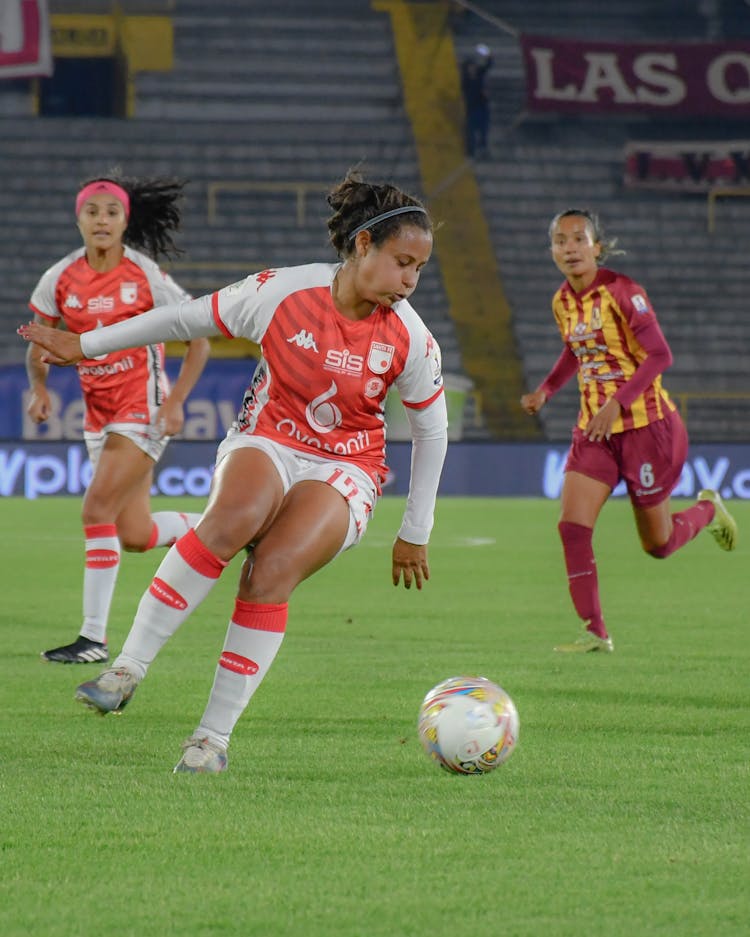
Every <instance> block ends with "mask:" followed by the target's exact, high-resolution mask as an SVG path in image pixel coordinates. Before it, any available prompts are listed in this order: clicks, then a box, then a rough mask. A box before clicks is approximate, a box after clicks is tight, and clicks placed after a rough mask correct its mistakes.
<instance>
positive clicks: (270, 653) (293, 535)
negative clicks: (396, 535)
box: [174, 481, 351, 773]
mask: <svg viewBox="0 0 750 937" xmlns="http://www.w3.org/2000/svg"><path fill="white" fill-rule="evenodd" d="M350 523H351V514H350V511H349V507H348V505H347V502H346V500H345V498H344V497H343V496H342V495H341V493H340V492H338V491H337V490H335V489H334V488H332V487H331V486H330V485H327V484H325V483H323V482H320V481H304V482H299V483H298V484H296V485H294V486H293V487H292V488H291V489H290V491H289V492H288V493H287V495H286V497H285V498H284V502H283V504H282V506H281V509H280V510H279V512H278V514H277V515H276V518H275V520H274V522H273V524H272V526H271V527H270V529H269V530H268V531H267V533H266V534H265V536H261V537H260V538H259V539H258V541H257V544H256V546H255V547H254V550H253V555H252V557H248V559H247V560H246V561H245V563H244V566H243V569H242V574H241V577H240V593H239V597H238V598H237V600H236V602H235V608H234V612H233V614H232V618H231V621H230V622H229V627H228V629H227V634H226V637H225V640H224V648H223V651H222V654H221V657H220V658H219V662H218V665H217V668H216V673H215V676H214V683H213V687H212V688H211V693H210V695H209V699H208V703H207V705H206V709H205V711H204V713H203V716H202V718H201V722H200V725H199V726H198V728H197V729H196V731H195V733H194V735H193V736H192V738H190V739H188V741H187V742H186V743H185V745H184V748H185V753H184V754H183V757H182V759H181V760H180V761H179V762H178V764H177V766H176V767H175V769H174V770H175V772H176V773H184V772H190V773H198V772H205V773H216V772H217V771H223V770H224V769H225V768H226V757H225V756H226V751H227V748H228V746H229V741H230V738H231V735H232V732H233V730H234V727H235V725H236V724H237V721H238V720H239V718H240V716H241V715H242V713H243V712H244V711H245V709H246V708H247V706H248V704H249V703H250V700H251V698H252V696H253V694H254V693H255V692H256V690H257V689H258V687H259V686H260V684H261V683H262V681H263V679H264V677H265V675H266V674H267V673H268V671H269V669H270V667H271V665H272V664H273V661H274V660H275V658H276V655H277V654H278V652H279V650H280V648H281V644H282V642H283V640H284V635H285V632H286V623H287V614H288V605H287V599H288V598H289V596H290V595H291V593H292V591H293V590H294V588H295V587H296V585H297V584H298V583H299V582H301V581H302V580H303V579H306V578H307V577H308V576H310V575H312V573H314V572H315V571H316V570H318V569H320V568H321V567H322V566H324V565H325V564H326V563H328V562H330V560H332V559H333V558H334V557H335V556H336V555H337V554H338V553H339V551H340V550H341V548H342V546H343V545H344V544H345V543H346V540H347V537H348V535H349V532H350ZM222 755H223V756H224V759H225V760H224V761H223V762H222V760H221V758H222Z"/></svg>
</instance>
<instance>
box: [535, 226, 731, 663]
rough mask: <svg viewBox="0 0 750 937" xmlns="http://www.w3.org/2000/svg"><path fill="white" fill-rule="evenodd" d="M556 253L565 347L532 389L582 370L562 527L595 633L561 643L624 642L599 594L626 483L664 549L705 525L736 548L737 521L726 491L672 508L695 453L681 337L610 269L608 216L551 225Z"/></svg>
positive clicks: (542, 391) (544, 392) (587, 623)
mask: <svg viewBox="0 0 750 937" xmlns="http://www.w3.org/2000/svg"><path fill="white" fill-rule="evenodd" d="M550 239H551V245H552V257H553V259H554V261H555V264H556V265H557V267H558V269H559V270H560V272H561V273H562V274H563V275H564V276H565V282H564V283H563V284H562V286H561V287H560V288H559V289H558V290H557V292H556V293H555V296H554V298H553V300H552V310H553V313H554V316H555V320H556V322H557V325H558V327H559V329H560V334H561V336H562V339H563V343H564V347H563V350H562V353H561V354H560V357H559V359H558V360H557V362H556V364H555V365H554V367H553V368H552V370H551V371H550V373H549V374H548V375H547V377H546V378H545V379H544V381H542V383H541V385H540V386H539V387H538V388H537V389H536V390H535V391H533V392H532V393H530V394H525V395H524V396H523V397H522V398H521V405H522V406H523V408H524V409H525V410H526V411H527V412H528V413H530V414H534V413H537V412H538V411H539V410H540V409H541V408H542V406H544V404H545V402H546V401H547V400H548V399H549V398H550V397H551V396H552V395H553V394H554V393H556V391H558V390H559V389H560V388H561V387H562V386H563V385H564V384H565V383H566V382H567V381H568V380H569V379H570V378H571V377H572V376H573V375H574V374H577V375H578V386H579V389H580V394H581V409H580V413H579V415H578V421H577V424H576V426H575V428H574V430H573V443H572V446H571V450H570V453H569V455H568V460H567V463H566V466H565V480H564V483H563V490H562V505H561V516H560V523H559V525H558V529H559V532H560V537H561V540H562V545H563V552H564V554H565V564H566V568H567V573H568V583H569V588H570V595H571V598H572V600H573V604H574V606H575V609H576V611H577V612H578V615H579V616H580V618H581V619H582V621H583V622H584V633H583V635H582V636H581V637H579V638H578V639H577V640H576V641H573V642H571V643H570V644H561V645H558V647H557V648H556V650H558V651H573V652H586V651H612V649H613V644H612V639H611V637H610V636H609V634H608V632H607V628H606V626H605V624H604V618H603V615H602V611H601V604H600V601H599V587H598V580H597V573H596V561H595V559H594V552H593V547H592V536H593V528H594V525H595V523H596V520H597V518H598V516H599V512H600V511H601V509H602V507H603V506H604V503H605V501H606V500H607V498H608V497H609V496H610V494H611V493H612V490H613V489H614V487H615V486H616V485H617V483H618V482H619V481H620V480H623V479H624V481H625V483H626V485H627V489H628V494H629V496H630V500H631V503H632V505H633V512H634V514H635V521H636V527H637V529H638V535H639V537H640V540H641V545H642V546H643V549H644V550H645V551H646V552H647V553H649V554H650V555H651V556H654V557H657V558H664V557H667V556H669V555H671V554H672V553H674V552H675V550H678V549H679V548H680V547H682V546H684V545H685V544H686V543H687V542H688V541H689V540H692V539H693V537H695V536H696V535H697V534H698V533H699V532H700V531H701V530H703V528H704V527H707V528H708V529H709V531H710V532H711V533H712V534H713V536H714V537H715V539H716V540H717V542H718V544H719V546H720V547H722V549H724V550H732V549H734V546H735V542H736V536H737V528H736V524H735V522H734V519H733V518H732V517H731V516H730V515H729V513H728V511H727V510H726V508H725V506H724V504H723V503H722V501H721V498H720V497H719V495H718V493H717V492H715V491H709V490H706V491H701V492H700V494H699V495H698V501H697V503H696V504H695V505H693V506H692V507H690V508H688V509H687V510H685V511H680V512H678V513H672V511H671V508H670V500H669V496H670V494H671V491H672V489H673V488H674V486H675V484H676V483H677V481H678V480H679V478H680V475H681V473H682V467H683V465H684V463H685V459H686V457H687V451H688V440H687V432H686V430H685V427H684V425H683V423H682V420H681V419H680V415H679V413H678V412H677V409H676V407H675V405H674V404H673V403H672V401H671V399H670V398H669V395H668V394H667V392H666V391H665V390H664V388H663V387H662V383H661V375H662V372H663V371H664V370H665V369H666V368H668V367H669V365H670V364H671V363H672V354H671V352H670V349H669V346H668V345H667V342H666V340H665V338H664V336H663V334H662V332H661V329H660V328H659V324H658V323H657V321H656V315H655V314H654V310H653V308H652V306H651V303H650V301H649V298H648V296H647V295H646V292H645V290H644V289H643V288H642V287H641V286H639V285H638V284H637V283H635V282H634V281H633V280H631V279H630V278H629V277H626V276H623V275H622V274H619V273H615V272H614V271H612V270H607V269H605V268H600V267H599V264H601V263H603V262H604V260H605V258H606V256H607V255H608V254H610V253H612V250H613V248H614V241H612V240H607V239H605V238H604V236H603V234H602V233H601V231H600V229H599V222H598V219H597V217H596V216H595V215H594V214H592V213H591V212H588V211H580V210H577V209H572V210H570V211H565V212H562V213H561V214H559V215H556V216H555V218H554V219H553V220H552V223H551V225H550Z"/></svg>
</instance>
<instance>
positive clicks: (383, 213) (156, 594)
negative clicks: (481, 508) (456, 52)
mask: <svg viewBox="0 0 750 937" xmlns="http://www.w3.org/2000/svg"><path fill="white" fill-rule="evenodd" d="M328 202H329V204H330V206H331V209H332V214H331V216H330V218H329V220H328V230H329V233H330V240H331V242H332V244H333V246H334V247H335V249H336V251H337V252H338V254H339V256H340V258H341V262H340V263H338V264H325V263H313V264H308V265H305V266H301V267H287V268H282V269H277V270H264V271H262V272H261V273H258V274H254V275H251V276H249V277H248V278H247V279H246V280H244V281H242V282H240V283H235V284H234V285H232V286H227V287H225V288H224V289H222V290H219V291H218V292H216V293H214V294H213V295H210V296H206V297H204V298H202V299H198V300H195V301H194V302H188V303H180V304H173V305H169V306H166V307H163V308H161V309H157V310H154V311H153V312H151V313H148V314H146V315H145V316H140V317H138V318H137V319H134V320H131V321H130V322H126V323H121V324H119V325H114V326H111V327H109V328H103V329H98V330H97V331H96V332H88V333H87V334H86V335H83V336H77V335H73V336H71V335H59V334H58V333H56V332H52V331H50V330H49V329H44V327H43V326H40V325H29V326H24V327H22V328H21V329H20V330H19V331H20V332H21V334H22V335H24V337H26V338H27V339H29V340H31V341H35V342H37V343H38V344H39V345H41V346H43V347H44V348H46V349H47V350H48V352H49V353H51V355H48V357H51V360H52V361H53V362H54V363H60V364H65V363H71V362H73V361H78V360H80V358H81V357H82V355H84V354H85V355H86V356H88V357H91V356H93V355H98V354H101V353H104V352H106V353H112V352H113V351H115V350H116V349H119V348H130V347H132V346H133V345H142V344H143V343H145V342H152V341H162V340H165V339H169V338H181V339H183V340H187V339H189V338H194V337H196V336H199V335H209V334H212V333H217V332H221V333H223V334H225V335H228V336H237V335H243V336H245V337H248V338H251V339H252V340H253V341H255V342H258V343H262V350H263V358H262V360H261V362H260V364H259V365H258V368H257V370H256V372H255V376H254V377H253V381H252V383H251V385H250V387H249V388H248V391H247V393H246V395H245V399H244V401H243V404H242V409H241V411H240V415H239V418H238V421H237V422H236V423H235V424H234V426H233V427H232V429H231V430H230V431H229V433H228V435H227V438H226V439H225V440H224V441H223V442H222V444H221V445H220V446H219V450H218V454H217V466H216V472H215V474H214V483H213V487H212V491H211V495H210V497H209V502H208V507H207V508H206V511H205V513H204V514H203V517H202V518H201V520H200V522H199V524H198V525H197V527H196V528H195V530H191V531H190V532H189V533H187V534H185V536H183V537H181V538H180V540H178V541H177V543H176V544H175V546H174V547H173V548H172V549H171V550H170V551H169V553H168V554H167V556H166V558H165V559H164V561H163V562H162V564H161V565H160V567H159V569H158V570H157V572H156V575H155V577H154V580H153V582H152V584H151V586H150V588H149V589H148V591H147V592H146V593H145V595H144V596H143V598H142V600H141V603H140V606H139V608H138V612H137V615H136V618H135V622H134V624H133V627H132V629H131V631H130V634H129V636H128V638H127V640H126V642H125V646H124V648H123V651H122V653H121V654H120V656H119V657H118V658H117V660H115V661H114V665H113V668H112V669H110V670H106V671H104V673H103V674H101V675H100V676H99V677H98V679H96V680H93V681H90V682H88V683H84V684H82V685H81V686H80V687H79V688H78V698H79V699H81V700H82V701H83V702H85V703H87V704H88V705H91V706H93V707H94V708H96V709H98V710H99V711H101V712H112V711H119V710H121V709H122V708H123V707H124V706H125V705H126V703H127V702H128V700H129V699H130V697H131V696H132V695H133V692H134V690H135V688H136V686H137V684H138V683H139V682H140V681H141V680H142V679H143V678H144V676H145V675H146V671H147V670H148V668H149V666H150V664H151V662H152V661H153V660H154V658H155V656H156V654H157V653H158V651H159V650H160V648H161V647H162V646H163V644H164V643H165V642H166V641H167V639H168V638H169V637H170V636H171V635H172V634H174V632H175V631H176V630H177V628H178V627H179V626H180V624H181V623H182V622H183V621H184V620H185V619H186V618H187V617H188V615H190V613H191V612H192V611H193V610H194V609H196V608H197V607H198V605H199V604H200V603H201V602H202V601H203V600H204V599H205V598H206V596H207V595H208V593H209V592H210V590H211V588H212V586H213V585H214V584H215V583H216V581H217V579H218V577H219V576H220V574H221V572H222V570H223V569H224V567H225V566H226V565H227V564H228V562H229V561H230V560H231V559H232V557H234V556H235V555H236V554H237V553H239V552H240V551H242V550H243V548H245V546H246V545H247V544H250V545H251V547H250V553H249V556H248V558H247V559H246V560H245V563H244V566H243V568H242V573H241V576H240V585H239V592H238V595H237V599H236V602H235V606H234V611H233V613H232V616H231V620H230V623H229V629H228V631H227V635H226V640H225V643H224V650H223V652H222V654H221V657H220V659H219V664H218V667H217V669H216V675H215V680H214V686H213V689H212V691H211V695H210V697H209V700H208V705H207V708H206V710H205V713H204V715H203V718H202V719H201V721H200V724H199V725H198V727H197V729H196V731H195V733H194V735H193V736H192V737H191V738H189V739H188V740H187V741H186V742H185V744H184V746H183V747H184V755H183V757H182V759H181V760H180V762H179V763H178V765H177V767H176V768H175V770H176V771H179V772H191V773H195V772H218V771H223V770H224V769H225V768H226V765H227V757H226V750H227V747H228V744H229V739H230V736H231V734H232V731H233V729H234V726H235V724H236V722H237V720H238V719H239V717H240V715H241V714H242V712H243V711H244V709H245V707H246V706H247V705H248V703H249V701H250V698H251V697H252V695H253V693H254V692H255V691H256V689H257V688H258V686H259V684H260V682H261V680H262V679H263V677H264V676H265V674H266V672H267V671H268V669H269V667H270V666H271V664H272V662H273V660H274V658H275V656H276V654H277V652H278V650H279V647H280V646H281V642H282V639H283V637H284V632H285V629H286V622H287V604H288V602H289V599H290V596H291V594H292V592H293V591H294V589H295V588H296V586H297V585H298V583H300V582H302V580H304V579H306V578H307V577H308V576H311V575H312V574H313V573H314V572H316V571H317V570H319V569H321V567H323V566H325V565H326V564H327V563H329V562H330V561H331V560H333V559H334V558H335V557H336V556H338V554H339V553H341V552H342V551H343V550H345V549H347V548H349V547H351V546H354V545H355V544H356V543H358V542H359V540H360V539H361V537H362V535H363V534H364V532H365V530H366V528H367V524H368V521H369V519H370V516H371V515H372V512H373V509H374V508H375V505H376V503H377V501H378V497H379V495H380V491H381V485H382V483H383V481H384V479H385V475H386V466H385V464H384V458H385V426H384V421H383V412H384V405H385V400H386V395H387V393H388V389H389V387H390V386H391V385H395V386H396V388H397V390H398V392H399V394H400V396H401V398H402V400H404V402H405V403H406V410H407V414H408V415H409V422H410V424H411V428H412V439H413V442H412V462H411V478H410V484H409V496H408V499H407V505H406V512H405V514H404V518H403V523H402V525H401V529H400V530H399V533H398V535H397V537H396V540H395V543H394V546H393V551H392V572H391V576H392V581H393V584H394V586H397V585H398V584H399V582H400V581H401V579H402V578H403V583H404V585H405V587H406V588H407V589H408V588H410V587H411V585H412V583H414V584H416V587H417V589H421V587H422V583H423V580H426V579H428V578H429V566H428V562H427V541H428V539H429V535H430V530H431V528H432V523H433V512H434V506H435V498H436V493H437V487H438V482H439V479H440V473H441V470H442V465H443V459H444V457H445V451H446V445H447V415H446V406H445V398H444V394H443V386H442V377H441V372H440V350H439V348H438V345H437V343H436V342H435V340H434V339H433V337H432V336H431V335H430V333H429V331H428V330H427V328H426V327H425V324H424V323H423V322H422V320H421V319H420V318H419V316H418V315H417V313H416V312H415V311H414V309H413V308H412V306H411V305H410V304H409V301H408V300H409V297H410V296H411V294H412V293H413V292H414V290H415V289H416V286H417V283H418V281H419V276H420V272H421V270H422V267H423V266H424V265H425V263H427V260H428V258H429V256H430V253H431V251H432V223H431V221H430V218H429V216H428V214H427V212H426V210H425V209H424V208H423V206H422V205H421V204H420V203H419V202H418V201H417V200H416V199H414V198H412V197H411V196H408V195H406V194H404V193H403V192H402V191H400V190H399V189H398V188H396V187H395V186H393V185H390V184H386V185H370V184H368V183H366V182H364V181H363V180H362V179H361V178H360V177H359V176H358V175H357V174H354V173H350V174H349V175H348V176H347V177H346V178H345V179H344V180H343V181H342V182H341V183H340V184H339V185H337V186H336V187H335V188H334V189H333V191H332V192H331V194H330V195H329V196H328Z"/></svg>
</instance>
